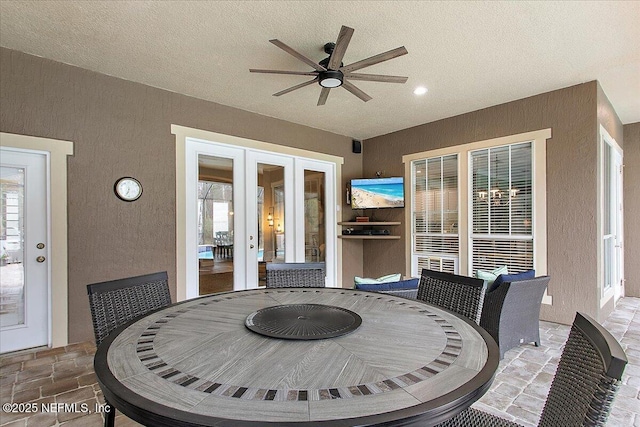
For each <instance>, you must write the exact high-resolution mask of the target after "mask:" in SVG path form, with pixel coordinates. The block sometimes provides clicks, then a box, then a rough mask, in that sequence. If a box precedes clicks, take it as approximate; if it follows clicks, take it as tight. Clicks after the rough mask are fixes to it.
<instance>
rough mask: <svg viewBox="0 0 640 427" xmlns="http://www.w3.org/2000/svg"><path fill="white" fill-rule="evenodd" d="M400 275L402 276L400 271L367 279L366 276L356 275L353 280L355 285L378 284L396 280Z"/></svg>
mask: <svg viewBox="0 0 640 427" xmlns="http://www.w3.org/2000/svg"><path fill="white" fill-rule="evenodd" d="M401 276H402V274H401V273H398V274H388V275H386V276H382V277H378V278H377V279H369V278H367V277H358V276H356V277H355V278H354V281H355V284H356V285H364V284H368V285H377V284H380V283H389V282H397V281H399V280H400V278H401Z"/></svg>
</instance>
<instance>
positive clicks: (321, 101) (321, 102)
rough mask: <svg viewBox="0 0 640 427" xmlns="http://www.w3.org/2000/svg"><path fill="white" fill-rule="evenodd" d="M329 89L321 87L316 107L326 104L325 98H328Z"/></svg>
mask: <svg viewBox="0 0 640 427" xmlns="http://www.w3.org/2000/svg"><path fill="white" fill-rule="evenodd" d="M330 90H331V89H329V88H328V87H323V88H322V90H321V91H320V98H318V105H324V104H325V103H326V102H327V97H328V96H329V91H330Z"/></svg>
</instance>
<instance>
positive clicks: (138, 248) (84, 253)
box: [0, 48, 362, 342]
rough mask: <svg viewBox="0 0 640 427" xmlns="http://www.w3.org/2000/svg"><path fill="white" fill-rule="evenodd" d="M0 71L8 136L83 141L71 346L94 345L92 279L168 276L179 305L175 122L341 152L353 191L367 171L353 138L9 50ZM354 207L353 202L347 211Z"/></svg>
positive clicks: (72, 220)
mask: <svg viewBox="0 0 640 427" xmlns="http://www.w3.org/2000/svg"><path fill="white" fill-rule="evenodd" d="M0 75H2V78H1V79H0V93H1V94H2V99H1V108H0V130H1V131H2V132H7V133H15V134H24V135H34V136H40V137H46V138H53V139H61V140H68V141H72V142H73V143H74V156H73V157H70V158H69V161H68V187H67V188H68V224H69V231H68V233H69V239H68V247H69V251H68V253H69V257H68V258H69V274H68V291H69V296H68V302H69V342H77V341H84V340H93V330H92V326H91V317H90V314H89V305H88V299H87V291H86V285H87V284H89V283H94V282H99V281H104V280H112V279H117V278H121V277H127V276H134V275H138V274H145V273H151V272H154V271H163V270H167V272H168V273H169V282H170V285H171V287H172V293H173V296H174V299H175V283H176V212H175V203H176V188H175V183H176V176H175V171H176V164H175V162H176V152H175V151H176V142H175V136H174V135H172V134H171V125H172V124H179V125H183V126H188V127H192V128H197V129H204V130H208V131H212V132H219V133H223V134H228V135H234V136H239V137H243V138H250V139H255V140H259V141H265V142H270V143H274V144H279V145H284V146H290V147H296V148H301V149H306V150H312V151H316V152H321V153H327V154H331V155H335V156H341V157H343V158H344V165H343V169H342V177H343V180H344V182H343V183H342V187H343V188H344V186H345V185H346V182H347V180H348V179H350V178H352V177H357V176H360V175H361V173H362V172H361V171H362V156H361V155H360V154H353V153H352V152H351V138H349V137H346V136H341V135H336V134H332V133H329V132H325V131H321V130H318V129H313V128H309V127H306V126H302V125H297V124H293V123H290V122H286V121H282V120H277V119H273V118H269V117H265V116H261V115H258V114H254V113H250V112H247V111H243V110H239V109H235V108H231V107H226V106H223V105H220V104H216V103H212V102H207V101H203V100H199V99H195V98H191V97H188V96H184V95H180V94H176V93H172V92H168V91H165V90H160V89H156V88H152V87H149V86H145V85H142V84H138V83H133V82H130V81H125V80H121V79H117V78H114V77H109V76H105V75H101V74H98V73H94V72H91V71H87V70H83V69H80V68H76V67H72V66H68V65H65V64H61V63H57V62H53V61H50V60H46V59H43V58H38V57H34V56H31V55H27V54H24V53H20V52H16V51H12V50H9V49H5V48H2V49H0ZM125 175H130V176H134V177H136V178H137V179H138V180H140V182H141V183H142V185H143V187H144V193H143V196H142V197H141V198H140V199H139V200H138V201H136V202H134V203H125V202H122V201H120V200H119V199H117V198H116V197H115V195H114V194H113V184H114V182H115V181H116V180H117V179H118V178H120V177H122V176H125ZM341 199H344V197H342V198H341ZM347 208H348V206H347V205H346V204H345V203H344V200H343V206H342V212H343V214H345V215H347V213H346V212H347ZM349 211H350V209H349ZM348 214H349V215H350V212H348ZM358 249H359V251H360V258H359V259H358V258H357V257H358ZM353 252H354V254H355V255H351V254H350V255H348V257H352V256H353V257H355V258H356V259H355V260H354V261H353V262H345V263H344V264H343V265H344V269H343V272H342V274H343V276H344V277H352V276H354V275H361V274H362V267H361V266H362V257H361V254H362V248H361V245H360V248H358V247H355V248H354V251H353Z"/></svg>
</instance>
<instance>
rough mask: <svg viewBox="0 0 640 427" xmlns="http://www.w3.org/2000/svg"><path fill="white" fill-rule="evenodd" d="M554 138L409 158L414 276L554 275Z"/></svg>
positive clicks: (516, 139)
mask: <svg viewBox="0 0 640 427" xmlns="http://www.w3.org/2000/svg"><path fill="white" fill-rule="evenodd" d="M549 138H551V129H541V130H536V131H532V132H526V133H521V134H517V135H509V136H504V137H500V138H494V139H489V140H485V141H476V142H470V143H467V144H462V145H457V146H450V147H444V148H439V149H435V150H431V151H425V152H420V153H414V154H407V155H404V156H403V157H402V160H403V162H404V163H405V173H406V176H410V177H411V184H410V185H411V189H412V191H411V199H410V200H409V203H408V204H407V206H408V207H410V210H407V212H405V215H406V219H407V234H410V235H411V239H412V240H411V247H410V248H407V251H408V252H407V258H408V260H409V261H410V262H409V263H408V264H409V265H408V266H407V268H408V271H410V274H411V275H413V276H419V275H420V273H421V271H422V269H423V268H427V269H431V270H438V271H445V272H451V273H456V274H461V275H465V276H473V275H474V274H475V272H476V271H477V270H494V269H496V268H498V267H501V266H503V265H506V266H507V267H508V270H509V273H518V272H522V271H526V270H531V269H535V270H536V275H537V276H543V275H545V274H547V222H546V209H547V200H546V157H547V155H546V144H547V140H548V139H549ZM409 251H410V254H409ZM542 301H543V303H545V304H551V302H552V298H551V296H550V295H548V294H545V296H544V297H543V299H542Z"/></svg>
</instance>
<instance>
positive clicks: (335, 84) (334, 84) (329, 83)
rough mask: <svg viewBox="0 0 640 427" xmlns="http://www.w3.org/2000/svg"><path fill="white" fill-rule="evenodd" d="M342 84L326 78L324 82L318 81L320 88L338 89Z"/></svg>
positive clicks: (336, 80)
mask: <svg viewBox="0 0 640 427" xmlns="http://www.w3.org/2000/svg"><path fill="white" fill-rule="evenodd" d="M341 84H342V82H341V81H340V80H339V79H334V78H331V77H329V78H327V79H324V80H320V86H322V87H338V86H340V85H341Z"/></svg>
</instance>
